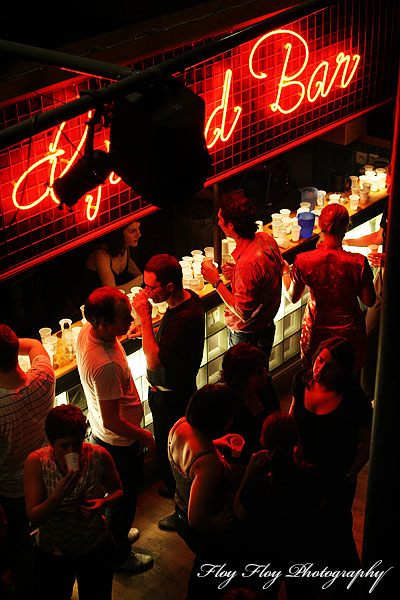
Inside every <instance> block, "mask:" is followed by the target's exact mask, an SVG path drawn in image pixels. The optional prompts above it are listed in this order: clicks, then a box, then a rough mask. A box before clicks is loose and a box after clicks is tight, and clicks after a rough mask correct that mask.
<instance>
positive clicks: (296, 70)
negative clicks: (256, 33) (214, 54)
mask: <svg viewBox="0 0 400 600" xmlns="http://www.w3.org/2000/svg"><path fill="white" fill-rule="evenodd" d="M271 44H275V47H278V49H279V51H280V52H281V54H280V56H282V64H281V67H279V66H278V68H280V73H279V74H278V75H279V77H278V78H276V76H275V80H278V83H277V87H276V89H275V90H270V89H269V90H268V93H269V94H273V98H274V101H273V102H272V103H269V105H268V103H266V107H267V108H268V107H269V109H270V110H271V111H272V112H279V113H281V114H283V115H287V114H290V113H293V112H294V111H296V109H298V108H299V107H300V105H301V104H302V103H306V102H308V103H314V102H316V101H317V100H318V99H319V98H326V97H327V96H328V94H329V93H330V92H331V91H332V89H333V87H334V85H336V87H339V88H342V89H344V88H346V87H347V86H349V85H350V83H351V81H352V79H353V77H354V74H355V72H356V69H357V67H358V64H359V62H360V55H358V54H355V55H352V56H351V55H350V54H345V53H344V52H340V53H339V54H338V55H337V56H336V57H334V58H332V59H331V60H330V61H328V60H323V61H322V62H320V63H319V64H318V65H317V66H316V67H315V68H314V70H313V71H312V72H311V73H310V72H309V71H310V67H309V57H310V51H309V47H308V44H307V42H306V40H305V39H304V38H303V37H302V36H301V35H299V34H298V33H296V32H294V31H290V30H287V29H278V30H276V31H272V32H270V33H267V34H265V35H263V36H262V37H261V38H259V39H258V40H257V42H256V43H255V44H254V46H253V47H252V49H251V51H250V55H249V61H248V69H249V76H250V77H252V78H254V79H256V80H264V81H265V80H267V79H268V74H267V73H266V72H264V71H263V70H262V69H261V67H260V66H259V65H260V63H264V62H267V59H268V48H269V45H271ZM278 55H279V52H278ZM332 68H334V70H333V72H332ZM340 73H341V78H340ZM300 77H301V79H300ZM265 85H266V84H265V83H263V86H264V87H263V88H262V94H264V95H265V94H266V92H265ZM233 88H234V81H233V72H232V70H231V69H227V70H226V71H225V75H224V80H223V86H222V94H221V99H220V101H219V102H218V104H217V106H216V107H215V108H214V109H213V110H212V112H211V114H210V116H209V117H208V119H207V122H206V126H205V129H204V136H205V139H206V143H207V147H208V148H209V149H211V148H213V147H214V146H216V144H217V142H218V141H220V142H221V143H225V142H227V141H228V140H229V138H230V137H231V136H232V135H233V133H234V131H235V127H236V125H237V123H238V121H239V119H240V117H241V116H242V115H243V108H242V106H238V105H235V103H234V101H233V96H234V90H233ZM260 96H261V95H260ZM261 97H262V96H261ZM209 104H210V103H209ZM213 104H214V103H213ZM230 107H231V108H230ZM89 118H90V113H89ZM64 126H65V122H64V123H61V125H60V127H59V128H58V130H57V133H56V135H55V137H54V141H53V142H52V143H50V144H49V147H48V153H47V154H46V155H45V156H44V157H43V158H41V159H39V160H38V161H36V162H35V163H34V164H32V165H30V166H28V169H27V170H26V171H24V173H23V174H22V175H21V176H20V177H19V179H18V181H17V182H16V183H15V184H14V187H13V192H12V201H13V204H14V206H15V207H16V208H18V209H21V210H29V209H31V208H33V207H34V206H37V205H38V204H40V202H42V201H43V200H45V198H47V197H50V198H51V199H52V201H53V202H54V203H55V204H57V205H58V204H59V200H58V199H57V197H56V195H55V193H54V191H53V184H54V181H55V179H56V174H55V173H56V167H57V165H58V164H59V163H62V162H66V165H65V166H64V168H63V169H62V171H61V173H60V174H59V175H58V177H63V176H64V175H65V173H67V171H68V170H69V169H70V168H71V167H72V166H73V164H74V163H75V161H76V160H77V158H78V157H79V155H80V154H81V150H82V148H83V146H84V143H85V141H86V137H87V132H88V126H87V125H85V127H84V130H83V133H82V137H81V139H80V141H79V143H78V144H77V147H76V149H75V152H74V153H73V155H72V156H71V158H70V159H69V160H66V159H65V158H63V156H64V154H65V150H63V149H61V148H58V145H59V140H60V136H61V133H62V131H63V128H64ZM104 144H105V146H106V149H107V151H109V141H108V140H105V141H104ZM46 162H48V163H49V166H50V173H49V177H48V181H47V184H46V185H45V189H44V192H43V193H42V194H41V195H40V196H38V197H37V198H36V199H35V200H33V201H31V202H29V203H28V204H22V199H19V196H21V195H22V193H21V188H23V187H24V184H25V182H26V179H27V177H28V176H29V175H31V174H32V172H33V171H34V170H35V169H36V168H38V167H40V166H41V165H43V164H44V163H46ZM108 181H109V183H110V184H112V185H115V184H117V183H119V182H120V181H121V179H120V177H116V176H115V174H114V173H111V175H110V176H109V178H108ZM101 197H102V186H101V185H100V186H98V188H97V190H95V191H93V192H92V193H90V194H87V195H86V196H85V199H84V201H85V203H86V218H87V219H88V220H89V221H93V220H94V219H95V218H96V216H97V214H98V211H99V208H100V203H101Z"/></svg>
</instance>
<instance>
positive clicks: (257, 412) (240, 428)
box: [221, 343, 280, 465]
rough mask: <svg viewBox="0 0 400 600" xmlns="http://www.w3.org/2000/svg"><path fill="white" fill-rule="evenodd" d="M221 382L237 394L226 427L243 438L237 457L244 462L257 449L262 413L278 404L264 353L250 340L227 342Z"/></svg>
mask: <svg viewBox="0 0 400 600" xmlns="http://www.w3.org/2000/svg"><path fill="white" fill-rule="evenodd" d="M221 382H222V383H224V384H226V385H227V386H229V387H230V388H231V389H232V390H234V391H235V393H236V394H237V395H238V396H239V406H238V410H237V412H236V414H235V417H234V420H233V423H232V425H231V427H230V431H232V432H233V433H237V434H239V435H241V436H242V437H243V438H244V440H245V445H244V446H243V450H242V452H241V455H240V457H239V458H238V459H237V460H238V462H240V463H242V464H246V465H247V463H248V462H249V460H250V457H251V455H252V454H253V453H254V452H257V451H258V450H260V449H261V447H260V435H261V429H262V426H263V423H264V421H265V419H266V417H267V416H268V415H270V414H271V413H273V412H275V411H277V410H279V408H280V406H279V400H278V396H277V394H276V391H275V388H274V385H273V383H272V378H271V377H270V375H269V374H268V371H267V359H266V356H265V353H264V352H263V351H262V350H260V349H259V348H257V347H255V346H252V345H251V344H246V343H242V344H236V345H235V346H231V348H229V349H228V350H227V351H226V353H225V354H224V357H223V359H222V371H221Z"/></svg>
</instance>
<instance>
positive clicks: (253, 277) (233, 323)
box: [202, 192, 284, 359]
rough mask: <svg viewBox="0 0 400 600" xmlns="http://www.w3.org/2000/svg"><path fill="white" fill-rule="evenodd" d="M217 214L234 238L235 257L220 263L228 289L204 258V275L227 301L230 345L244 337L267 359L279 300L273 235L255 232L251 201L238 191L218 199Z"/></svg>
mask: <svg viewBox="0 0 400 600" xmlns="http://www.w3.org/2000/svg"><path fill="white" fill-rule="evenodd" d="M218 218H219V220H218V225H219V226H220V227H221V229H222V231H223V232H224V233H225V235H226V236H227V237H230V238H233V239H234V240H235V242H236V248H235V250H234V251H233V252H232V257H233V259H234V261H235V262H226V263H225V264H223V265H222V273H223V274H224V276H225V278H226V279H228V280H230V282H231V290H232V291H229V289H228V288H227V287H226V286H225V285H224V283H223V282H222V281H221V279H220V276H219V273H218V270H217V268H216V267H215V266H213V265H209V264H205V263H203V265H202V274H203V276H204V278H205V279H207V281H208V282H209V283H211V284H212V286H213V287H214V288H215V289H216V290H217V292H218V293H219V295H220V296H221V298H222V300H223V301H224V302H225V304H226V308H225V322H226V325H227V327H228V335H229V345H230V346H233V345H235V344H238V343H241V342H247V343H249V344H252V345H254V346H258V347H259V348H261V349H262V350H263V351H264V352H265V354H266V356H267V358H268V359H269V356H270V354H271V349H272V344H273V342H274V335H275V323H274V317H275V315H276V313H277V312H278V309H279V305H280V302H281V289H282V270H283V264H284V263H283V259H282V257H281V253H280V251H279V248H278V245H277V243H276V241H275V240H274V238H273V237H272V236H270V235H268V234H267V233H264V232H258V233H256V231H257V225H256V222H255V221H256V210H255V206H254V204H253V203H252V202H251V200H249V199H248V198H246V196H244V194H243V193H242V192H232V193H230V194H226V195H225V196H224V197H223V198H222V201H221V208H220V210H219V212H218Z"/></svg>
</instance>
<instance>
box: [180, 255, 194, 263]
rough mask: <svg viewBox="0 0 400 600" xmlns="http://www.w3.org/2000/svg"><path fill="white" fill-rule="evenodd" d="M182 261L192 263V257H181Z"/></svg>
mask: <svg viewBox="0 0 400 600" xmlns="http://www.w3.org/2000/svg"><path fill="white" fill-rule="evenodd" d="M182 260H183V261H185V262H188V263H192V262H193V256H182Z"/></svg>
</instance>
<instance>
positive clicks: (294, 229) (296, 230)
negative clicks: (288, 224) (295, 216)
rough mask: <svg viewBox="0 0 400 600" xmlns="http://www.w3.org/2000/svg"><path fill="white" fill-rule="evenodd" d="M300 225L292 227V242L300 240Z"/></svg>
mask: <svg viewBox="0 0 400 600" xmlns="http://www.w3.org/2000/svg"><path fill="white" fill-rule="evenodd" d="M300 230H301V227H300V225H292V242H298V241H299V239H300Z"/></svg>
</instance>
